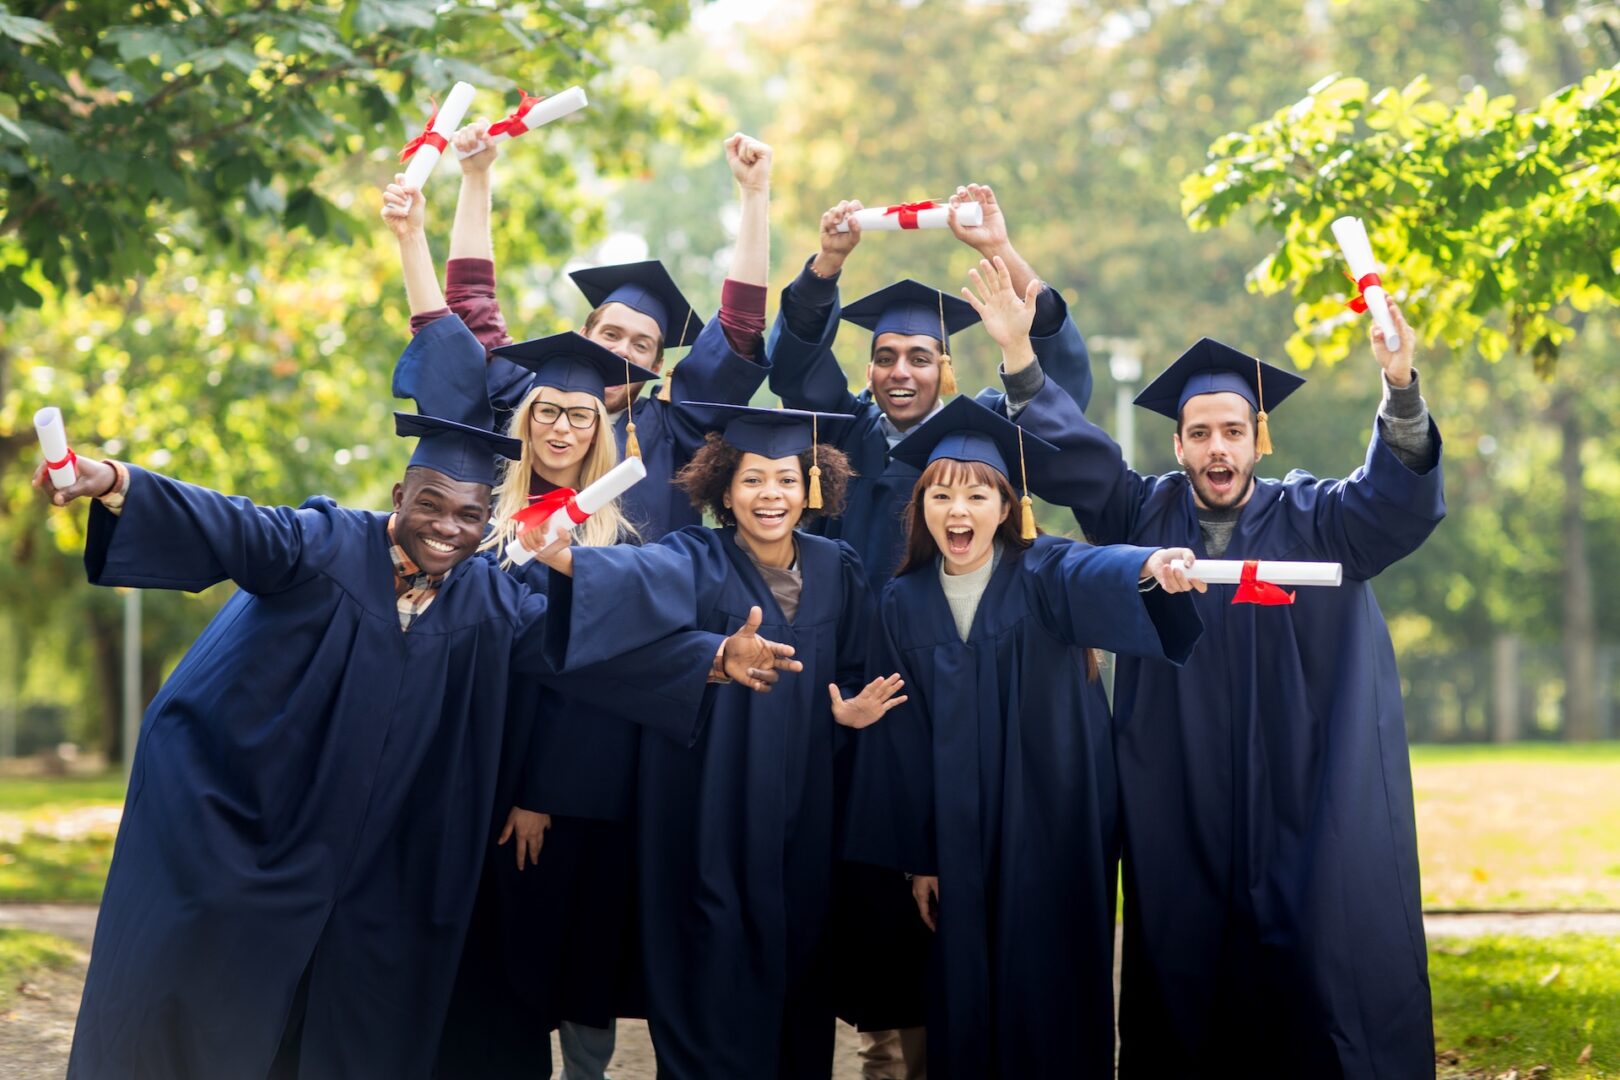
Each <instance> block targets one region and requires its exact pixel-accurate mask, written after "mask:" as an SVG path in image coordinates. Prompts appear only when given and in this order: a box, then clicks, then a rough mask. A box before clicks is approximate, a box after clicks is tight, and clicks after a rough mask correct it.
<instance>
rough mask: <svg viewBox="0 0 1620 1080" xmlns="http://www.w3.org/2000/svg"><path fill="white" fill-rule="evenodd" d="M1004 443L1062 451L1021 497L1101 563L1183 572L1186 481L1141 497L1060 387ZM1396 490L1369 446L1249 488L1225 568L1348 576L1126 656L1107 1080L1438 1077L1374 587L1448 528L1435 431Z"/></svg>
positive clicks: (1174, 478)
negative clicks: (1018, 438) (1112, 1052)
mask: <svg viewBox="0 0 1620 1080" xmlns="http://www.w3.org/2000/svg"><path fill="white" fill-rule="evenodd" d="M1018 422H1019V423H1020V424H1022V425H1026V426H1027V427H1028V429H1029V430H1030V431H1032V432H1035V433H1036V434H1039V435H1042V436H1043V437H1045V438H1046V439H1047V440H1049V441H1051V442H1053V443H1056V444H1057V445H1058V446H1060V447H1062V448H1063V449H1064V450H1065V451H1071V452H1066V453H1064V454H1062V455H1061V456H1060V457H1059V458H1058V463H1059V465H1060V467H1061V469H1060V472H1059V473H1058V474H1057V475H1054V476H1053V477H1050V478H1048V480H1047V481H1046V482H1044V483H1043V486H1041V487H1037V489H1036V490H1037V494H1040V495H1042V496H1043V497H1045V498H1048V499H1051V500H1052V501H1055V502H1061V503H1064V504H1067V505H1070V506H1072V507H1074V509H1075V516H1076V518H1077V519H1078V520H1079V522H1080V524H1081V526H1082V527H1084V529H1085V530H1086V533H1087V535H1088V536H1090V537H1091V538H1092V539H1094V540H1097V541H1099V542H1111V541H1123V542H1130V543H1138V544H1147V545H1153V546H1185V547H1190V548H1192V549H1193V550H1194V551H1195V552H1196V553H1199V554H1202V553H1203V550H1204V549H1203V544H1202V539H1201V536H1200V532H1199V527H1198V519H1197V515H1196V511H1195V506H1194V502H1193V495H1192V491H1191V487H1190V485H1189V483H1188V481H1187V479H1186V477H1185V476H1184V475H1182V474H1170V475H1166V476H1158V477H1146V476H1139V475H1137V474H1136V473H1134V472H1131V471H1130V470H1129V469H1127V468H1126V467H1125V465H1124V463H1123V461H1122V460H1121V457H1120V451H1119V448H1118V446H1116V445H1115V444H1114V442H1113V441H1112V440H1111V439H1109V438H1108V436H1107V435H1106V434H1104V433H1103V432H1102V431H1101V430H1100V429H1098V428H1097V427H1096V426H1094V425H1092V424H1091V423H1090V422H1089V421H1087V420H1086V419H1085V418H1084V417H1083V416H1082V415H1081V414H1080V412H1079V410H1078V409H1076V408H1075V407H1074V403H1073V402H1072V401H1067V400H1065V399H1064V398H1063V395H1062V394H1061V392H1059V391H1057V390H1056V388H1053V387H1051V385H1050V384H1048V387H1047V388H1045V389H1043V391H1042V394H1041V395H1038V396H1037V398H1036V399H1035V401H1033V402H1032V403H1031V404H1030V405H1029V406H1028V407H1026V408H1025V409H1024V410H1023V411H1022V412H1021V413H1020V414H1019V416H1018ZM1430 434H1431V436H1432V437H1433V439H1434V446H1435V456H1434V460H1433V462H1432V463H1430V465H1429V466H1428V467H1427V468H1426V469H1424V470H1422V471H1417V472H1414V471H1412V470H1410V469H1408V468H1407V467H1406V466H1404V465H1402V464H1401V462H1400V461H1399V460H1398V459H1397V458H1396V457H1395V455H1394V454H1393V453H1392V452H1391V450H1390V448H1389V446H1388V445H1387V444H1385V443H1384V442H1383V440H1382V439H1381V438H1379V436H1378V435H1377V433H1376V431H1375V433H1374V436H1373V439H1372V442H1371V444H1370V445H1369V446H1368V448H1367V457H1366V461H1365V463H1364V464H1363V465H1362V466H1361V467H1360V468H1358V469H1356V470H1355V471H1354V472H1353V473H1351V475H1350V476H1349V477H1348V478H1347V479H1344V480H1317V479H1315V478H1314V477H1312V476H1309V475H1307V474H1304V473H1300V472H1295V473H1290V474H1289V475H1288V476H1287V477H1286V478H1285V479H1283V480H1281V481H1278V480H1257V481H1256V482H1255V488H1254V493H1253V495H1252V496H1251V497H1250V499H1249V501H1248V503H1247V504H1246V505H1245V506H1244V508H1243V510H1242V512H1241V514H1240V516H1239V518H1238V521H1237V527H1236V530H1235V531H1234V533H1233V536H1232V539H1231V543H1230V544H1229V546H1228V547H1227V549H1226V551H1225V553H1224V555H1223V557H1224V558H1228V559H1300V560H1324V561H1333V562H1340V563H1343V564H1344V574H1345V580H1344V584H1343V585H1342V586H1341V587H1339V588H1301V589H1299V590H1298V591H1297V592H1298V598H1297V600H1296V601H1295V603H1294V604H1293V605H1292V606H1288V607H1260V606H1255V605H1249V604H1243V605H1236V606H1234V605H1233V604H1232V602H1231V601H1232V595H1233V591H1234V587H1233V586H1212V587H1211V588H1210V590H1209V592H1208V593H1207V594H1205V595H1202V596H1199V597H1197V599H1196V600H1195V603H1196V605H1197V607H1198V610H1199V612H1200V614H1201V615H1202V616H1203V619H1204V623H1205V626H1206V627H1207V631H1206V633H1205V635H1204V639H1203V641H1202V642H1200V644H1199V646H1198V649H1197V650H1196V651H1195V652H1194V654H1193V656H1192V658H1191V659H1190V660H1189V661H1188V662H1187V664H1186V665H1185V666H1184V667H1182V668H1179V669H1177V668H1172V667H1169V666H1168V665H1165V664H1163V663H1160V662H1157V661H1142V660H1136V659H1131V658H1128V657H1122V658H1121V659H1120V661H1119V671H1118V675H1117V679H1116V683H1115V687H1116V689H1115V698H1114V707H1115V729H1116V744H1117V756H1118V763H1119V771H1120V788H1121V794H1122V799H1123V807H1124V818H1125V841H1126V846H1125V890H1126V922H1125V925H1126V946H1125V970H1124V987H1123V996H1122V999H1121V1019H1120V1027H1121V1038H1122V1050H1121V1054H1122V1056H1121V1062H1120V1075H1121V1076H1129V1077H1154V1078H1158V1077H1180V1076H1187V1077H1191V1076H1209V1075H1214V1074H1217V1073H1221V1072H1224V1071H1226V1070H1227V1069H1228V1068H1229V1067H1230V1063H1231V1062H1232V1061H1236V1060H1241V1061H1242V1062H1243V1064H1244V1070H1245V1072H1246V1073H1247V1074H1249V1075H1253V1076H1267V1077H1272V1076H1275V1077H1282V1076H1313V1077H1314V1076H1324V1077H1334V1076H1355V1077H1362V1076H1399V1077H1408V1076H1429V1075H1432V1074H1433V1069H1434V1047H1433V1028H1432V1024H1431V1018H1430V1003H1429V986H1428V974H1427V956H1426V953H1425V951H1424V937H1423V917H1422V911H1421V909H1420V907H1419V889H1418V860H1417V837H1416V830H1415V826H1414V822H1413V811H1412V781H1411V772H1410V765H1409V762H1408V758H1407V748H1406V728H1405V721H1404V716H1403V712H1402V706H1401V691H1400V677H1399V674H1398V673H1397V671H1396V667H1395V653H1394V649H1393V648H1392V646H1391V643H1390V638H1389V631H1388V628H1387V627H1386V626H1385V624H1384V619H1383V616H1382V614H1381V613H1380V612H1379V610H1378V602H1377V600H1376V599H1375V598H1374V596H1373V590H1372V585H1371V579H1372V578H1373V577H1374V576H1375V575H1377V574H1378V573H1379V572H1380V571H1382V570H1383V569H1384V568H1385V567H1387V566H1389V565H1390V564H1392V563H1394V562H1395V561H1396V560H1398V559H1401V558H1403V557H1405V556H1406V555H1409V554H1411V553H1412V552H1413V551H1415V550H1417V548H1418V547H1419V546H1420V545H1421V544H1422V543H1423V541H1424V539H1425V538H1427V537H1428V535H1429V533H1430V532H1432V531H1433V530H1434V528H1435V526H1436V525H1437V524H1438V523H1439V522H1440V520H1441V518H1442V517H1443V516H1444V515H1445V501H1444V492H1443V478H1442V475H1441V467H1440V449H1439V447H1440V437H1439V432H1438V431H1437V430H1435V429H1433V428H1432V427H1431V430H1430Z"/></svg>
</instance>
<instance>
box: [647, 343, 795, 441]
mask: <svg viewBox="0 0 1620 1080" xmlns="http://www.w3.org/2000/svg"><path fill="white" fill-rule="evenodd" d="M770 370H771V365H770V361H769V359H768V358H767V357H764V356H762V357H761V359H759V360H757V361H756V360H750V359H748V358H747V357H744V356H742V355H741V354H739V353H738V352H737V351H736V350H735V349H733V348H732V347H731V342H730V341H729V340H727V338H726V332H725V327H724V326H722V325H721V324H720V320H719V319H718V318H713V319H710V320H709V321H708V322H707V323H705V324H704V325H703V329H702V330H701V331H699V332H698V337H697V340H696V341H695V342H693V343H692V350H691V352H689V353H687V354H686V358H685V359H684V360H682V361H681V362H680V363H679V364H676V365H675V370H674V371H673V372H671V373H670V377H669V379H670V394H669V397H670V401H671V402H672V403H674V402H681V401H712V402H716V403H719V404H722V405H746V404H748V402H749V400H750V399H752V398H753V396H754V393H755V391H757V390H758V389H759V387H760V384H761V383H763V382H764V381H765V377H766V376H767V375H768V374H770ZM664 415H665V417H667V418H668V423H669V431H670V435H671V437H672V438H673V439H674V441H675V451H676V455H675V456H676V460H677V461H685V460H688V459H690V458H691V457H692V455H694V454H696V453H697V452H698V449H699V448H700V447H702V446H703V439H704V435H705V431H704V429H703V428H701V427H699V426H698V425H697V424H696V423H694V422H693V421H692V420H691V419H690V418H689V417H688V416H687V415H686V412H685V410H683V409H678V408H665V409H664Z"/></svg>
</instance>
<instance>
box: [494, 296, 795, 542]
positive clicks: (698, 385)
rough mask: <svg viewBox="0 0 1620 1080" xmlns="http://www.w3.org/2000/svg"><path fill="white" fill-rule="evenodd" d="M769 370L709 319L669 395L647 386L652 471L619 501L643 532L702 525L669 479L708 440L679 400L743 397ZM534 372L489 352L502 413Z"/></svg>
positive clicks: (636, 412)
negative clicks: (662, 395)
mask: <svg viewBox="0 0 1620 1080" xmlns="http://www.w3.org/2000/svg"><path fill="white" fill-rule="evenodd" d="M769 373H770V364H769V363H767V362H761V361H755V360H749V359H747V358H746V357H743V356H740V355H738V354H737V353H736V352H735V351H734V350H733V349H732V348H731V344H730V342H728V341H727V340H726V335H725V330H724V328H722V327H721V325H720V320H719V319H717V318H716V319H710V320H709V321H708V323H707V324H706V325H705V326H704V327H703V330H702V332H701V333H699V334H698V337H697V341H696V342H695V343H694V344H693V345H692V349H691V351H690V352H688V353H687V354H686V356H685V358H684V359H682V360H681V362H680V363H679V364H676V365H675V370H674V372H673V374H671V376H670V382H671V383H672V384H673V385H672V386H671V390H670V401H667V402H666V401H660V400H658V390H657V388H656V387H654V388H653V389H652V391H651V393H648V394H643V395H642V396H641V397H640V398H639V399H637V401H636V403H635V405H634V406H632V408H631V410H630V413H631V415H633V416H634V417H635V420H636V441H637V442H638V443H640V444H641V460H642V462H643V463H644V464H645V465H646V466H647V479H645V480H643V481H642V482H641V483H639V484H637V485H636V486H635V487H633V488H631V489H630V490H629V491H628V492H626V493H625V494H624V496H623V498H621V499H620V500H619V508H620V509H621V510H622V511H623V512H624V514H625V516H626V517H627V518H629V519H630V520H631V521H632V522H634V523H635V526H636V528H637V529H639V530H640V531H641V538H642V540H656V539H658V538H659V537H661V536H663V535H665V534H666V533H670V532H674V531H675V530H677V529H684V528H685V527H687V526H688V525H699V524H702V522H703V514H702V513H701V512H700V511H698V510H695V509H693V508H692V503H691V500H690V499H688V498H687V496H686V493H685V492H684V491H681V490H680V489H679V488H677V487H675V486H674V485H673V484H671V483H669V479H670V478H671V477H673V476H674V475H675V474H676V473H677V472H678V471H680V469H681V468H682V467H683V466H684V465H685V464H686V463H687V462H688V461H691V460H692V455H693V454H695V453H697V451H698V448H699V447H700V446H702V445H703V431H702V430H701V429H699V428H698V427H697V426H696V425H695V424H693V423H692V422H691V421H690V420H688V419H686V418H684V417H683V416H681V415H680V414H679V412H678V410H677V409H676V407H675V405H674V404H673V403H674V402H680V401H713V402H720V403H726V404H736V405H745V404H747V403H748V399H749V398H751V397H753V396H754V392H755V391H756V390H758V389H759V386H760V383H762V382H764V381H765V377H766V376H767V375H768V374H769ZM533 380H534V375H533V374H532V373H531V372H528V371H526V370H524V369H523V368H521V367H519V366H518V365H516V364H514V363H512V362H511V361H510V360H505V359H502V358H501V357H498V356H492V357H490V361H489V371H488V384H489V385H488V388H489V398H490V401H491V402H492V403H493V404H494V406H495V409H496V411H497V412H498V413H500V414H502V415H503V416H510V415H511V412H512V410H513V409H514V408H516V407H517V405H518V403H519V402H520V401H522V400H523V395H524V394H526V393H528V392H529V388H530V386H532V385H533ZM626 428H627V422H626V418H625V416H623V415H620V417H619V419H618V421H617V422H616V423H615V424H614V426H613V432H614V436H615V437H616V438H617V439H618V441H619V452H620V453H621V454H623V453H624V444H625V438H626Z"/></svg>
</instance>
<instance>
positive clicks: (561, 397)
mask: <svg viewBox="0 0 1620 1080" xmlns="http://www.w3.org/2000/svg"><path fill="white" fill-rule="evenodd" d="M598 404H599V403H598V401H597V399H596V398H594V397H592V396H591V395H590V394H587V393H584V392H583V391H569V390H557V389H554V388H553V387H550V386H542V387H541V388H540V389H539V390H538V391H536V396H535V399H534V401H533V402H532V403H531V404H530V406H529V430H528V442H529V450H530V452H531V453H532V454H533V465H534V470H535V471H536V472H538V473H539V474H540V475H541V476H543V477H544V478H545V479H547V480H550V481H551V482H552V483H554V484H559V485H561V486H564V487H575V486H578V483H579V469H580V466H581V464H582V463H583V462H584V461H585V457H586V455H587V454H589V453H590V451H591V444H592V443H593V442H594V441H595V439H596V434H597V431H598V429H599V428H600V427H601V422H600V416H599V415H598V412H597V407H598ZM559 410H560V411H559ZM569 410H573V412H572V413H570V412H569ZM587 413H589V414H590V418H591V426H590V427H587V428H579V427H575V426H574V424H573V423H572V422H571V420H570V417H571V416H572V418H573V419H583V418H584V417H585V415H586V414H587ZM551 414H555V415H553V416H552V418H551V420H550V422H547V421H546V419H545V417H546V416H547V415H551Z"/></svg>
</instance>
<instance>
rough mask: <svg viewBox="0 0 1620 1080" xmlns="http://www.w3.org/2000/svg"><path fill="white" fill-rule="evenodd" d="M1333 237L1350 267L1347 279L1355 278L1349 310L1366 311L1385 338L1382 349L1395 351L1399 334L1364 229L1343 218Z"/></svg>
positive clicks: (1337, 225)
mask: <svg viewBox="0 0 1620 1080" xmlns="http://www.w3.org/2000/svg"><path fill="white" fill-rule="evenodd" d="M1332 228H1333V237H1334V239H1336V240H1337V241H1338V242H1339V250H1340V251H1342V252H1344V261H1345V262H1347V263H1349V264H1350V276H1351V277H1352V278H1353V279H1355V283H1356V290H1357V292H1358V293H1359V295H1358V296H1356V298H1355V299H1353V300H1351V301H1350V310H1351V311H1354V312H1358V313H1359V312H1362V311H1366V312H1369V313H1371V315H1372V317H1373V325H1374V326H1376V327H1378V329H1379V331H1380V332H1381V333H1382V334H1383V336H1384V347H1385V348H1387V349H1388V350H1389V351H1390V352H1395V351H1396V350H1398V349H1399V348H1400V347H1401V335H1400V331H1398V330H1396V329H1395V320H1393V319H1392V318H1390V315H1389V296H1388V294H1386V293H1385V292H1384V285H1383V281H1382V280H1381V279H1380V278H1379V276H1378V260H1376V259H1374V258H1373V252H1372V244H1371V243H1369V242H1368V240H1367V228H1366V226H1364V225H1363V224H1362V223H1361V219H1360V218H1354V217H1342V218H1339V219H1338V220H1337V221H1335V222H1334V223H1333V226H1332Z"/></svg>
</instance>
